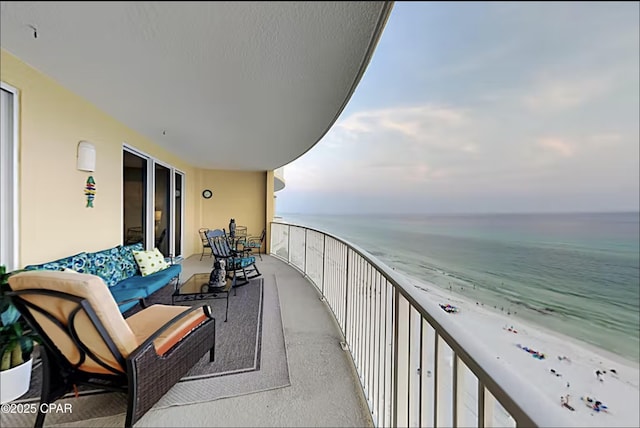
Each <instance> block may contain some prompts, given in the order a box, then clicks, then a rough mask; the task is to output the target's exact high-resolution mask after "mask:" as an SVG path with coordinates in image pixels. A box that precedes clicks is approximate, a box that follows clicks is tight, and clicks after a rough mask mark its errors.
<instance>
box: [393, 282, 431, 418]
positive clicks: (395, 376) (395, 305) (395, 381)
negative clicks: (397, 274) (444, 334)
mask: <svg viewBox="0 0 640 428" xmlns="http://www.w3.org/2000/svg"><path fill="white" fill-rule="evenodd" d="M393 299H394V302H393V378H392V383H393V401H392V404H391V426H393V427H397V426H398V334H399V331H398V330H399V324H400V316H399V315H398V312H399V311H400V291H399V290H398V288H397V287H396V286H395V285H394V286H393ZM434 426H436V425H434Z"/></svg>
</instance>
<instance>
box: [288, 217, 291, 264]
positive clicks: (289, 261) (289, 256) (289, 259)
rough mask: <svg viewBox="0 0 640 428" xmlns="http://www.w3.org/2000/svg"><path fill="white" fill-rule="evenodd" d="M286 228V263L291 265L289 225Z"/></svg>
mask: <svg viewBox="0 0 640 428" xmlns="http://www.w3.org/2000/svg"><path fill="white" fill-rule="evenodd" d="M287 227H288V231H287V263H289V264H291V225H290V224H288V225H287Z"/></svg>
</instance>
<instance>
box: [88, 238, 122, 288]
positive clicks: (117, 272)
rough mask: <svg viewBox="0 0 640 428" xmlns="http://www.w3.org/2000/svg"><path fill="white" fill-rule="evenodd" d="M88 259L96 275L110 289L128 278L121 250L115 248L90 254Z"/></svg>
mask: <svg viewBox="0 0 640 428" xmlns="http://www.w3.org/2000/svg"><path fill="white" fill-rule="evenodd" d="M87 257H88V259H89V263H90V265H91V268H92V270H93V272H91V273H93V274H94V275H97V276H99V277H100V278H102V280H103V281H104V282H105V284H107V285H108V286H109V287H113V286H114V285H116V284H117V283H119V282H120V281H122V280H123V279H126V277H125V276H124V275H123V271H124V264H123V261H122V257H121V256H120V248H119V246H118V247H113V248H108V249H106V250H102V251H96V252H95V253H88V254H87Z"/></svg>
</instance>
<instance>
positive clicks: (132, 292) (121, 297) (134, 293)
mask: <svg viewBox="0 0 640 428" xmlns="http://www.w3.org/2000/svg"><path fill="white" fill-rule="evenodd" d="M109 291H111V294H112V295H113V299H114V300H115V301H116V302H123V301H125V300H129V299H144V298H145V297H147V296H148V294H147V292H146V291H145V290H144V289H142V288H129V289H127V288H121V287H111V288H110V289H109ZM137 303H138V301H133V302H129V303H125V304H123V305H118V309H120V312H125V311H126V310H127V309H129V308H132V307H134V306H135V305H136V304H137Z"/></svg>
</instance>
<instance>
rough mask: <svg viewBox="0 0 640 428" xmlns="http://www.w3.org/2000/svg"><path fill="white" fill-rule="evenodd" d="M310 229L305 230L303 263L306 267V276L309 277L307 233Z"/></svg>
mask: <svg viewBox="0 0 640 428" xmlns="http://www.w3.org/2000/svg"><path fill="white" fill-rule="evenodd" d="M308 230H309V229H307V228H306V227H305V228H304V262H302V265H303V266H304V276H309V275H307V245H308V243H307V231H308Z"/></svg>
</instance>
